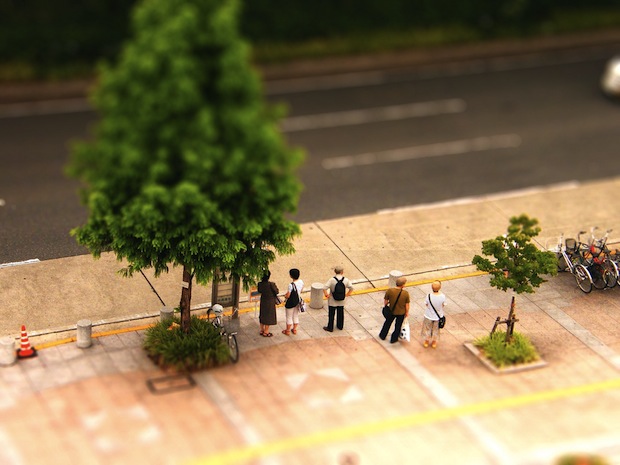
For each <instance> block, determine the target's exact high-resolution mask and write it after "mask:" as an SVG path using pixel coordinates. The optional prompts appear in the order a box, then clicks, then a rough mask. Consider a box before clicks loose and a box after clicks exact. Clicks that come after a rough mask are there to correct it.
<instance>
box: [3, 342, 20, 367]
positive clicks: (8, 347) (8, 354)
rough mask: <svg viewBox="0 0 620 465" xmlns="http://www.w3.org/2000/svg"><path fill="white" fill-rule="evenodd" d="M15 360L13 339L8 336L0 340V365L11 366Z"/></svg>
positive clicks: (15, 353)
mask: <svg viewBox="0 0 620 465" xmlns="http://www.w3.org/2000/svg"><path fill="white" fill-rule="evenodd" d="M15 360H17V351H16V350H15V339H13V338H12V337H9V336H5V337H3V338H0V365H2V366H9V365H13V364H14V363H15Z"/></svg>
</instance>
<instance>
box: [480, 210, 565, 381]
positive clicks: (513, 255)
mask: <svg viewBox="0 0 620 465" xmlns="http://www.w3.org/2000/svg"><path fill="white" fill-rule="evenodd" d="M538 233H540V227H539V226H538V220H537V219H535V218H529V217H528V216H527V215H525V214H522V215H520V216H515V217H512V218H510V225H509V226H508V230H507V233H506V234H504V235H502V236H497V237H496V238H494V239H489V240H486V241H482V254H483V255H485V256H489V257H493V258H494V260H490V259H489V258H485V257H482V256H480V255H475V256H474V258H473V260H472V263H473V264H474V265H475V266H476V268H478V269H479V270H480V271H485V272H487V273H489V275H490V276H491V279H490V284H491V286H493V287H495V288H497V289H500V290H502V291H507V290H508V289H511V290H513V291H514V292H515V293H516V294H522V293H524V292H525V293H533V292H535V288H538V287H540V285H541V284H542V283H544V282H545V281H546V280H545V279H544V278H543V276H544V275H555V274H557V258H556V256H555V254H553V253H552V252H549V251H542V250H539V249H538V248H537V247H536V245H534V244H533V243H532V238H534V237H536V236H537V235H538ZM516 321H518V320H517V319H516V316H515V313H514V297H513V300H512V304H511V309H510V313H509V316H508V319H507V320H505V321H500V320H499V317H498V319H497V320H496V323H495V326H494V327H493V330H492V331H491V334H490V335H488V336H484V337H481V338H478V339H476V340H475V341H474V343H473V346H475V348H477V349H478V350H479V352H480V355H482V356H483V357H484V358H485V359H486V360H487V361H490V362H491V365H492V366H494V367H495V368H497V369H499V370H500V371H501V370H502V369H503V370H504V372H506V370H505V368H506V367H514V366H515V365H519V364H528V363H531V362H535V361H536V360H539V359H540V357H539V355H538V353H537V351H536V349H535V348H534V346H533V345H532V343H531V342H530V340H529V338H527V337H526V336H524V335H523V334H520V333H518V332H516V331H513V329H514V323H515V322H516ZM498 323H506V327H507V329H506V332H505V333H504V332H501V331H497V332H496V331H495V329H496V328H497V326H498ZM469 348H470V349H471V345H470V346H469ZM483 361H484V360H483Z"/></svg>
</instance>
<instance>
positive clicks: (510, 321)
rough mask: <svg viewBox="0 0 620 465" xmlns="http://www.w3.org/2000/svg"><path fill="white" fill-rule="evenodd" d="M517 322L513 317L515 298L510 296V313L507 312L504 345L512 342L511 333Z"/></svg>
mask: <svg viewBox="0 0 620 465" xmlns="http://www.w3.org/2000/svg"><path fill="white" fill-rule="evenodd" d="M516 321H517V319H516V316H515V296H512V301H511V302H510V312H508V319H507V320H506V344H508V343H509V342H510V341H511V340H512V333H513V331H514V329H515V322H516Z"/></svg>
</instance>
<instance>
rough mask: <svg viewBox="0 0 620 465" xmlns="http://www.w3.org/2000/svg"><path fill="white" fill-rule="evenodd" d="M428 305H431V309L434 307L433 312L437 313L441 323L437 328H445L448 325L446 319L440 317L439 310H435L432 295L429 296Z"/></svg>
mask: <svg viewBox="0 0 620 465" xmlns="http://www.w3.org/2000/svg"><path fill="white" fill-rule="evenodd" d="M428 303H429V304H431V307H433V311H434V312H435V315H437V316H438V317H439V322H438V323H437V326H439V328H443V327H444V326H445V325H446V317H445V316H439V313H437V310H435V306H434V305H433V301H432V300H431V295H430V294H429V295H428Z"/></svg>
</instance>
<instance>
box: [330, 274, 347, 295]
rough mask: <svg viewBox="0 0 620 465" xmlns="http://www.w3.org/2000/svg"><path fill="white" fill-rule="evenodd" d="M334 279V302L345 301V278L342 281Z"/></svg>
mask: <svg viewBox="0 0 620 465" xmlns="http://www.w3.org/2000/svg"><path fill="white" fill-rule="evenodd" d="M334 279H335V280H336V286H335V287H334V292H332V297H333V298H334V300H344V299H345V297H346V295H347V288H346V287H345V286H344V277H343V278H342V279H341V280H340V281H339V280H338V278H336V277H335V276H334Z"/></svg>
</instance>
